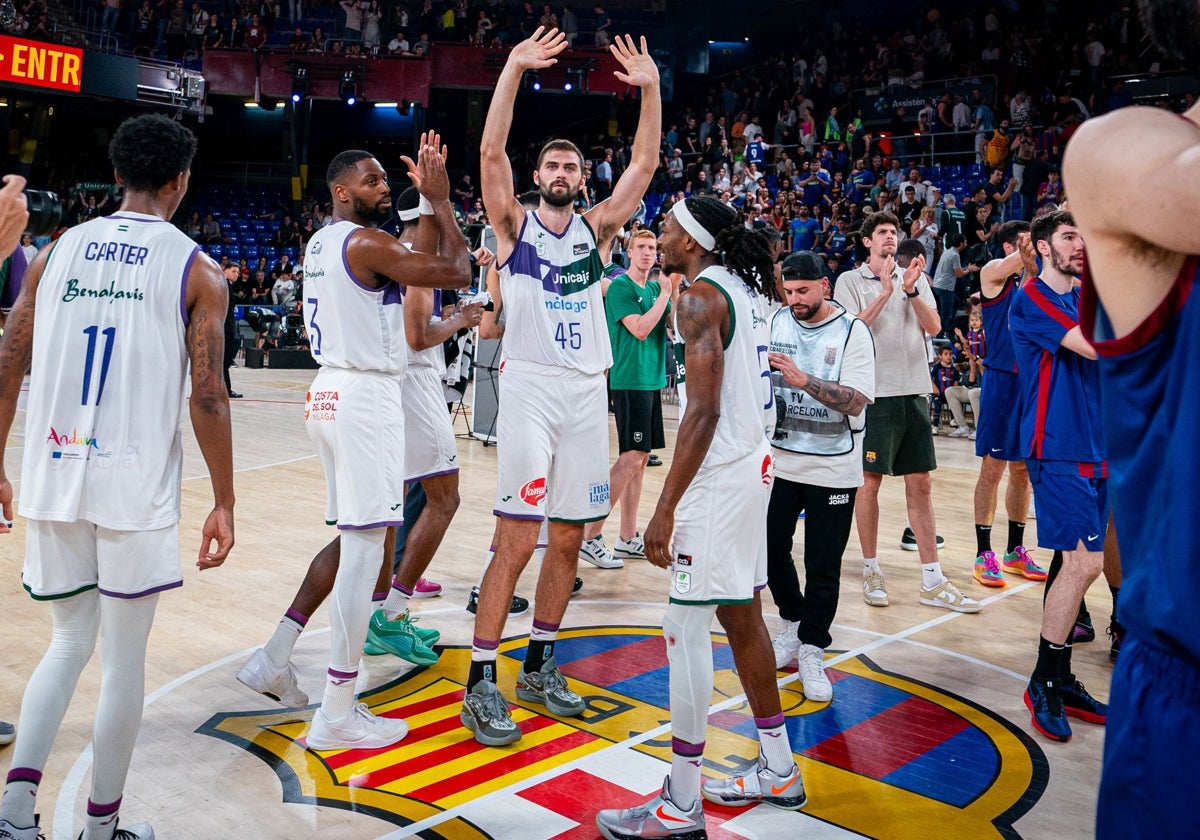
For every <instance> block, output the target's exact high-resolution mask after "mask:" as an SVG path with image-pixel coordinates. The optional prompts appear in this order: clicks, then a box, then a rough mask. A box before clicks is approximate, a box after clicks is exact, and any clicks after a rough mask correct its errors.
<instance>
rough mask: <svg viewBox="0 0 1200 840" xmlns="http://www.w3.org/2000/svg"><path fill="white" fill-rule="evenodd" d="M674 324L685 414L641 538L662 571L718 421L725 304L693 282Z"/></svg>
mask: <svg viewBox="0 0 1200 840" xmlns="http://www.w3.org/2000/svg"><path fill="white" fill-rule="evenodd" d="M676 323H677V324H678V327H679V332H680V335H681V336H682V338H683V340H684V342H685V343H686V344H687V373H688V375H687V411H685V412H684V413H683V419H682V420H681V421H680V423H679V434H678V435H676V438H675V440H676V443H675V454H674V456H673V457H672V458H671V469H670V472H668V473H667V478H666V481H665V482H664V483H663V491H662V495H661V496H660V497H659V499H658V506H657V507H656V508H655V509H654V516H652V517H651V518H650V524H649V525H648V526H646V535H645V540H646V558H647V559H648V560H649V561H650V562H651V563H653V564H654V565H655V566H658V567H660V568H663V569H665V568H667V567H668V566H670V565H671V560H672V557H671V535H672V533H673V532H674V530H675V508H676V506H678V504H679V499H680V498H681V497H682V496H683V493H684V491H685V490H687V488H688V485H689V484H691V483H692V479H693V478H695V477H696V473H697V472H698V471H699V469H700V464H701V463H703V461H704V456H705V455H707V454H708V447H709V446H710V445H711V444H712V440H713V435H714V434H716V431H717V421H718V420H720V419H721V380H722V378H723V377H724V374H725V336H727V335H728V334H729V304H728V303H727V302H726V300H725V297H724V295H722V294H721V292H720V291H718V290H717V288H716V287H715V286H713V285H712V284H710V283H694V284H693V285H692V286H691V288H689V289H688V290H687V291H686V292H684V293H683V294H682V295H680V296H679V310H678V314H677V315H676Z"/></svg>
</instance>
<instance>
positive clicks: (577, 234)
mask: <svg viewBox="0 0 1200 840" xmlns="http://www.w3.org/2000/svg"><path fill="white" fill-rule="evenodd" d="M566 44H567V42H566V40H565V36H564V35H563V34H562V33H560V32H559V31H558V30H556V29H551V30H549V31H546V30H544V29H542V28H539V29H538V30H537V31H536V32H535V33H534V36H533V37H532V38H530V39H529V40H527V41H524V42H522V43H520V44H518V45H517V46H516V47H515V48H513V50H512V52H510V53H509V56H508V61H507V63H506V64H505V66H504V70H503V71H502V72H501V74H500V78H499V80H498V81H497V82H496V90H495V93H494V95H493V97H492V104H491V107H490V108H489V110H488V116H487V122H486V123H485V125H484V130H483V138H482V142H481V149H480V154H481V171H482V184H483V201H484V204H485V205H486V207H487V211H488V217H489V218H490V219H491V221H492V225H493V228H494V229H495V232H496V242H497V246H496V251H497V253H496V258H497V262H498V264H499V266H500V286H499V289H500V292H501V295H499V296H495V297H497V298H500V297H502V298H503V300H500V299H497V300H496V306H497V307H500V306H501V305H503V306H504V307H505V312H506V331H505V337H504V342H505V347H504V355H505V367H504V387H503V388H502V389H501V392H500V409H499V413H498V415H497V430H496V431H497V439H498V443H499V446H498V449H497V453H498V454H497V492H496V506H495V513H496V515H497V516H498V517H499V523H498V528H497V540H496V554H495V557H494V560H493V562H492V563H491V565H490V566H489V567H488V570H487V573H486V574H485V576H484V580H483V584H482V586H481V587H480V596H479V602H478V612H477V614H476V619H475V640H474V645H473V648H472V652H471V669H470V673H469V675H468V678H467V695H466V697H465V698H464V702H463V709H462V714H461V719H462V722H463V725H464V726H466V727H467V728H468V729H470V730H471V731H472V732H473V733H474V734H475V739H476V740H477V741H479V742H480V743H482V744H487V745H490V746H499V745H502V744H509V743H512V742H513V741H516V740H518V739H519V738H520V737H521V732H520V730H519V729H517V727H516V725H515V724H514V723H513V720H512V716H511V715H510V714H509V709H508V704H507V702H506V701H505V700H504V698H503V696H502V695H501V694H500V692H499V690H498V689H497V688H496V661H497V658H496V649H497V647H498V645H499V643H500V636H501V633H502V631H503V629H504V621H505V619H506V617H507V615H508V611H509V607H510V605H511V599H512V597H513V590H514V588H515V587H516V581H517V578H518V577H519V576H520V574H521V571H522V570H523V569H524V568H525V566H526V564H527V563H528V562H529V559H530V557H531V556H532V554H533V551H534V548H535V545H536V543H537V538H538V529H539V527H540V525H541V524H542V522H543V520H545V519H549V520H550V526H549V535H548V536H549V547H548V549H547V551H546V555H545V558H544V560H543V561H542V568H541V572H540V575H539V579H538V595H539V598H538V602H537V604H536V608H535V610H534V618H533V631H532V633H530V638H529V649H528V651H527V653H526V656H525V664H524V667H523V668H522V670H521V674H520V676H519V677H518V679H517V687H516V688H517V695H518V696H519V697H521V698H522V699H524V700H527V701H531V702H535V703H541V704H543V705H545V706H546V707H547V708H548V709H549V710H550V711H551V712H552V713H554V714H558V715H567V716H571V715H578V714H580V713H581V712H582V711H583V710H584V708H585V704H584V702H583V700H582V699H581V698H580V697H579V695H578V694H576V693H574V692H573V691H571V690H570V689H568V688H567V683H566V680H565V679H564V678H563V676H562V675H561V674H560V673H559V671H558V668H557V666H556V664H555V660H554V643H555V640H556V638H557V635H558V628H559V625H560V624H561V622H562V618H563V615H564V614H565V613H566V609H567V601H568V599H569V598H570V597H571V590H572V588H573V586H574V583H575V571H576V567H577V566H578V558H579V548H580V545H581V544H582V542H583V527H584V524H585V523H587V522H589V521H592V520H594V519H598V518H602V517H604V516H605V515H606V514H607V513H608V468H609V464H608V411H607V397H606V390H605V384H604V370H605V368H607V367H608V366H609V365H610V364H611V361H612V351H611V348H610V345H609V338H608V327H607V323H606V321H605V317H604V302H603V296H602V293H601V280H602V278H603V263H602V260H601V257H600V251H599V245H598V244H599V243H607V242H609V241H610V240H611V239H612V238H613V236H615V235H616V233H617V231H619V230H620V229H621V227H622V226H623V225H624V223H625V222H626V221H627V220H628V219H629V218H630V216H632V215H633V213H634V211H635V210H636V209H637V207H638V203H639V202H640V201H641V199H642V196H643V194H644V193H645V191H646V187H647V186H649V184H650V178H651V177H652V176H653V174H654V169H655V167H656V166H657V163H658V151H657V147H658V135H659V126H660V124H661V121H662V103H661V99H660V95H659V82H658V69H657V67H655V64H654V61H653V59H652V58H651V57H650V55H649V51H648V50H647V48H646V42H645V39H643V40H642V42H641V44H640V48H639V46H638V45H635V44H634V42H633V39H632V38H628V37H627V38H625V39H623V40H622V39H618V41H617V42H616V43H614V44H613V45H612V46H611V47H610V50H611V51H612V54H613V56H614V57H615V58H616V59H617V61H618V62H619V63H620V64H621V66H622V67H623V68H624V72H617V73H616V76H617V78H618V79H620V80H621V81H623V82H625V83H626V84H630V85H634V86H636V87H638V88H640V89H641V100H642V103H641V114H640V122H639V129H638V132H637V135H636V137H635V139H634V144H633V153H632V157H631V160H630V164H629V167H628V168H627V169H626V170H625V173H624V175H622V177H621V179H620V180H619V181H618V182H617V184H616V185H615V186H614V188H613V192H612V196H611V198H609V199H608V200H607V201H603V202H601V203H600V204H598V205H596V206H595V207H593V208H592V209H591V210H589V211H588V212H587V213H586V214H584V215H583V216H576V215H575V213H574V211H573V207H574V203H575V197H576V196H577V195H578V193H579V190H580V188H581V187H582V186H583V179H584V174H583V168H584V167H583V155H582V154H581V153H580V151H579V149H577V148H576V147H575V145H574V144H572V143H570V142H569V141H565V140H554V141H551V142H550V143H548V144H546V146H545V147H543V149H542V153H541V155H540V156H539V159H538V168H537V171H536V172H535V177H534V180H535V183H536V184H537V186H538V189H539V191H540V193H541V202H540V206H539V207H538V209H537V210H534V211H529V212H526V211H525V210H524V209H523V208H522V207H521V205H520V204H519V203H518V202H517V200H516V199H515V198H514V197H513V188H512V187H513V178H512V168H511V165H510V164H509V160H508V155H507V152H506V149H505V145H506V143H507V141H508V133H509V128H510V126H511V124H512V113H513V104H514V101H515V100H516V96H517V90H518V89H519V87H520V84H521V75H522V73H524V71H526V70H536V69H539V68H546V67H550V66H551V65H553V64H554V63H555V62H556V61H557V59H556V58H555V56H556V55H558V53H560V52H561V51H562V50H563V49H565V48H566Z"/></svg>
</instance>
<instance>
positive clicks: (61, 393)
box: [21, 212, 224, 531]
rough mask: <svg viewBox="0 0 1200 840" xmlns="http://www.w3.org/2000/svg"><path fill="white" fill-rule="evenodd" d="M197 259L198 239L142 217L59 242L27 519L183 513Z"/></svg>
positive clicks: (35, 400)
mask: <svg viewBox="0 0 1200 840" xmlns="http://www.w3.org/2000/svg"><path fill="white" fill-rule="evenodd" d="M196 259H208V257H206V256H204V255H203V254H201V253H200V249H199V248H197V247H196V243H194V242H193V241H192V240H191V239H189V238H188V237H187V236H185V235H184V234H183V233H181V232H180V231H179V230H178V229H177V228H176V227H175V226H174V225H172V224H170V223H169V222H164V221H162V220H161V219H158V218H156V217H154V216H146V215H142V214H140V213H128V212H119V213H117V214H115V215H113V216H109V217H108V218H101V219H95V220H93V221H90V222H88V223H86V224H83V225H80V226H79V227H75V228H71V229H70V230H68V231H66V232H65V233H64V234H63V235H62V236H61V237H60V238H59V239H58V241H57V242H56V243H55V245H54V248H53V250H52V251H51V252H50V256H49V258H48V259H47V262H46V269H45V271H44V272H43V274H42V278H41V281H40V283H39V285H38V290H37V301H36V305H37V309H36V315H35V317H34V337H33V375H32V376H31V378H30V384H29V408H28V413H27V415H26V440H25V455H24V462H23V464H22V469H21V514H22V515H23V516H26V517H28V518H30V519H44V520H52V521H57V522H74V521H76V520H77V519H84V520H87V521H89V522H93V523H95V524H96V525H100V526H101V527H104V528H111V529H114V530H123V531H129V530H141V529H157V528H166V527H169V526H171V525H174V524H175V523H176V522H178V521H179V482H180V478H181V472H182V469H183V448H182V445H181V432H180V423H181V420H182V414H183V404H184V399H185V396H186V393H185V386H186V381H187V364H188V360H187V350H186V347H185V344H184V328H185V319H186V318H187V313H186V309H185V286H186V282H187V275H188V272H189V271H190V270H191V267H192V263H193V261H194V260H196ZM220 314H221V315H222V316H223V315H224V313H220Z"/></svg>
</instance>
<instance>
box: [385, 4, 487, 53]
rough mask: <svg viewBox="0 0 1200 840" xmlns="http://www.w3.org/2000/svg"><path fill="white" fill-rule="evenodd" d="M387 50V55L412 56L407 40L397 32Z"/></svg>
mask: <svg viewBox="0 0 1200 840" xmlns="http://www.w3.org/2000/svg"><path fill="white" fill-rule="evenodd" d="M480 14H483V12H480ZM387 50H388V55H412V47H411V45H410V44H409V43H408V38H407V37H406V36H405V34H404V33H403V32H399V31H398V32H396V34H395V35H393V36H392V40H390V41H388V45H387Z"/></svg>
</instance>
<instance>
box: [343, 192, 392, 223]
mask: <svg viewBox="0 0 1200 840" xmlns="http://www.w3.org/2000/svg"><path fill="white" fill-rule="evenodd" d="M353 206H354V215H356V216H358V217H359V218H360V219H366V220H367V221H368V222H373V223H375V224H376V225H382V224H383V223H384V222H387V221H389V220H390V219H391V218H392V208H391V207H380V206H379V205H378V204H367V203H366V202H365V201H362V200H360V199H359V198H358V196H355V197H354V200H353Z"/></svg>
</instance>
